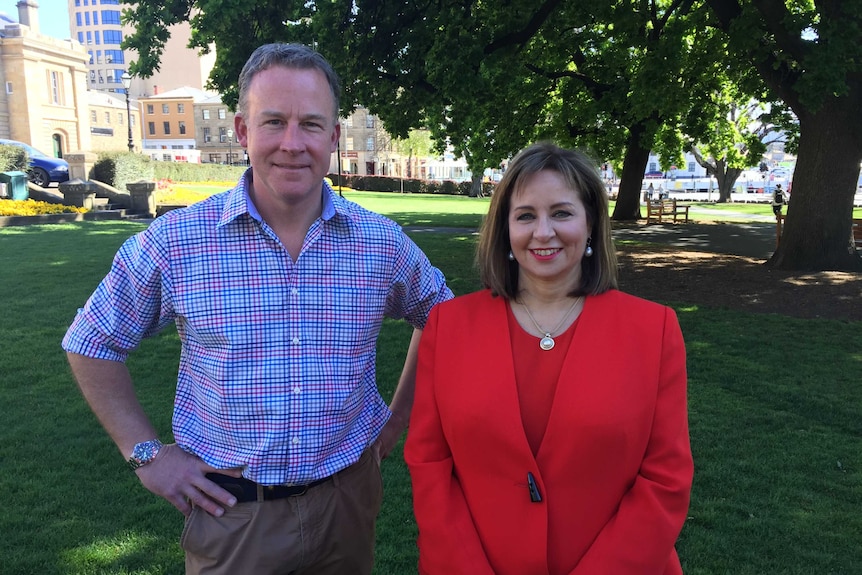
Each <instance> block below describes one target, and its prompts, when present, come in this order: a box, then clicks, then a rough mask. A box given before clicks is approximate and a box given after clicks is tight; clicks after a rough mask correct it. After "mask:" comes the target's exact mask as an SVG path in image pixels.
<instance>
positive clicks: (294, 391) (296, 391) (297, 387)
mask: <svg viewBox="0 0 862 575" xmlns="http://www.w3.org/2000/svg"><path fill="white" fill-rule="evenodd" d="M300 391H301V390H300V389H299V386H298V385H297V386H296V387H294V388H293V393H299V392H300Z"/></svg>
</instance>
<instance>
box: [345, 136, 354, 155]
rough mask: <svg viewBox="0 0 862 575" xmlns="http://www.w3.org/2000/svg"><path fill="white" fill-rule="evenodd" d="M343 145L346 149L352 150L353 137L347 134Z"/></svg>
mask: <svg viewBox="0 0 862 575" xmlns="http://www.w3.org/2000/svg"><path fill="white" fill-rule="evenodd" d="M344 144H345V145H344V147H345V148H347V150H348V151H351V150H353V138H352V137H350V136H348V137H347V138H346V141H345V142H344Z"/></svg>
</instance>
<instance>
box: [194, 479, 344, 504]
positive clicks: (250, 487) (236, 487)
mask: <svg viewBox="0 0 862 575" xmlns="http://www.w3.org/2000/svg"><path fill="white" fill-rule="evenodd" d="M207 479H209V480H210V481H212V482H213V483H216V484H218V485H219V486H220V487H221V488H222V489H224V490H225V491H228V492H230V494H231V495H233V496H234V497H236V501H237V503H248V502H249V501H258V490H257V488H258V487H261V488H262V492H263V501H272V500H274V499H284V498H285V497H298V496H300V495H305V492H306V491H308V490H309V489H311V488H312V487H315V486H317V485H320V484H321V483H326V482H327V481H329V480H330V479H332V477H331V476H330V477H325V478H323V479H318V480H317V481H312V482H311V483H309V484H307V485H260V484H258V483H255V482H254V481H251V480H250V479H246V478H245V477H231V476H230V475H222V474H221V473H207Z"/></svg>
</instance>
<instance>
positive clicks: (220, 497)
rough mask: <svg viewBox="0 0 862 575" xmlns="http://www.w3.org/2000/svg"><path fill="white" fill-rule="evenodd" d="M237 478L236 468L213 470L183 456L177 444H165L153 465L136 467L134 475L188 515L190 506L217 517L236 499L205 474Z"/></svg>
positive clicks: (193, 458)
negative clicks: (219, 474)
mask: <svg viewBox="0 0 862 575" xmlns="http://www.w3.org/2000/svg"><path fill="white" fill-rule="evenodd" d="M213 472H215V473H221V474H223V475H230V476H232V477H240V475H242V472H241V471H240V470H239V469H214V468H213V467H210V466H209V465H207V464H206V463H204V462H203V461H202V460H201V459H199V458H198V457H195V456H194V455H191V454H190V453H186V452H185V451H183V450H182V449H180V448H179V446H177V444H176V443H171V444H169V445H165V446H164V447H163V448H162V449H161V450H160V451H159V454H158V455H157V456H156V458H155V459H154V460H153V461H152V463H148V464H147V465H144V466H143V467H139V468H138V469H137V470H136V471H135V473H136V474H137V475H138V479H140V480H141V483H143V485H144V487H146V488H147V489H149V490H150V491H152V492H153V493H155V494H156V495H158V496H160V497H164V498H165V499H167V500H168V501H169V502H170V503H171V505H173V506H174V507H176V508H177V509H179V510H180V512H182V514H183V515H185V516H187V517H188V515H189V514H190V513H191V512H192V506H196V507H200V508H201V509H203V510H204V511H206V512H207V513H209V514H210V515H214V516H216V517H220V516H221V515H222V514H224V507H225V506H227V507H233V506H234V505H236V497H234V496H233V495H231V494H230V493H229V492H227V491H225V490H224V489H222V488H221V487H219V486H218V485H216V484H215V483H213V482H212V481H210V480H209V479H207V478H206V474H207V473H213Z"/></svg>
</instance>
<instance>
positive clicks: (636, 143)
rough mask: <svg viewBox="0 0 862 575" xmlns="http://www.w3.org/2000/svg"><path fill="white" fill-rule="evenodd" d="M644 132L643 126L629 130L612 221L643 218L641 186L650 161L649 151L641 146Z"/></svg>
mask: <svg viewBox="0 0 862 575" xmlns="http://www.w3.org/2000/svg"><path fill="white" fill-rule="evenodd" d="M643 132H644V128H643V127H642V126H635V127H633V128H630V130H629V138H628V141H627V142H626V157H625V159H624V160H623V173H622V174H620V187H619V192H618V194H617V205H616V207H615V208H614V213H613V215H612V216H611V219H612V220H616V221H633V220H637V219H639V218H640V217H641V185H642V184H643V181H644V172H645V171H646V165H647V161H648V160H649V149H648V148H644V147H643V146H642V145H641V136H642V134H643Z"/></svg>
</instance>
